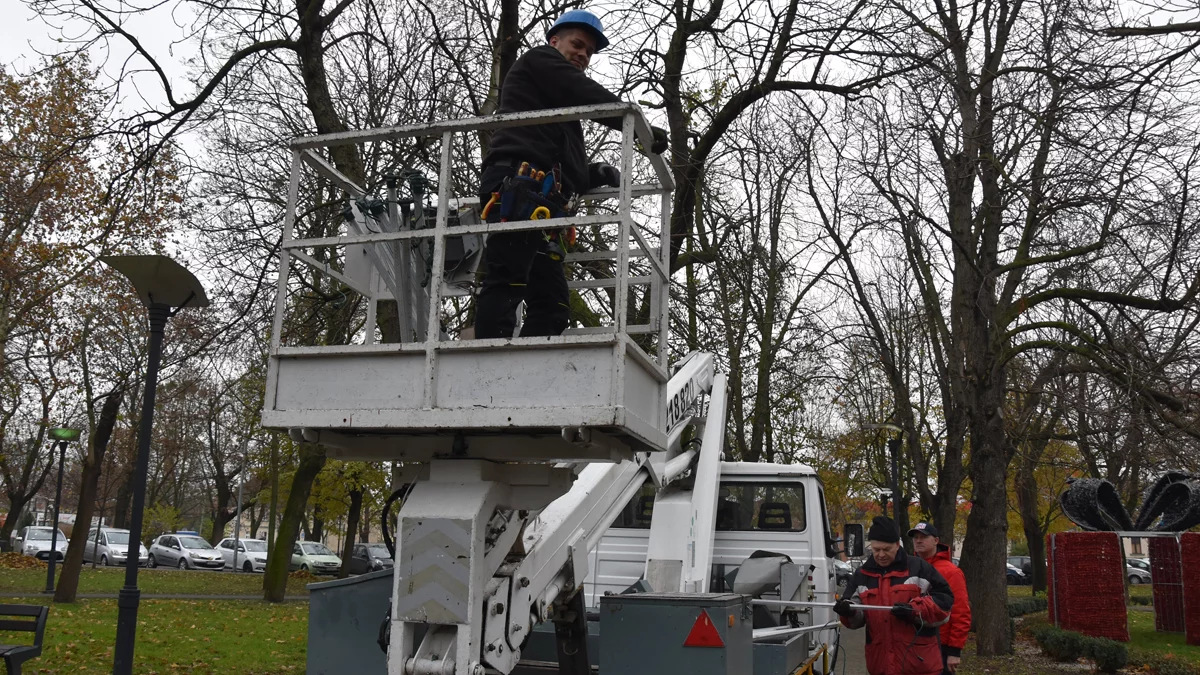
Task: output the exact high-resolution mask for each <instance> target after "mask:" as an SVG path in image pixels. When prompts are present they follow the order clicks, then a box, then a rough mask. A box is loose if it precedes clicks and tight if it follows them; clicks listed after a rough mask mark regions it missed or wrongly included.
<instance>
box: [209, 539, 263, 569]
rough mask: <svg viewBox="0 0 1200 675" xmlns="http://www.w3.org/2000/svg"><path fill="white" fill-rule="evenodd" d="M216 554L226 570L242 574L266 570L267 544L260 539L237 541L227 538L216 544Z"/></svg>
mask: <svg viewBox="0 0 1200 675" xmlns="http://www.w3.org/2000/svg"><path fill="white" fill-rule="evenodd" d="M235 546H236V548H235ZM217 552H218V553H220V554H221V557H222V558H224V559H225V568H226V569H231V570H241V571H243V572H262V571H264V570H266V569H267V542H265V541H263V540H262V539H242V540H240V541H239V540H237V539H234V538H233V537H227V538H225V539H222V540H221V541H219V542H217Z"/></svg>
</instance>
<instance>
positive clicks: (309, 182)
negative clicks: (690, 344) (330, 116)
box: [262, 104, 673, 461]
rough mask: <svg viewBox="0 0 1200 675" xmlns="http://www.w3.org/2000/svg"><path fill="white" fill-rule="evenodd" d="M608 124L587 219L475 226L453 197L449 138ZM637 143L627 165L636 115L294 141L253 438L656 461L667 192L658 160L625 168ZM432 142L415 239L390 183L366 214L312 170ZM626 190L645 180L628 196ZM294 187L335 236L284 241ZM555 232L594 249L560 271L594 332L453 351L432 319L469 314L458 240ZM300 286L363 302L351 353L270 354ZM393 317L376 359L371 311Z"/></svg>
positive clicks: (503, 455) (539, 117)
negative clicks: (569, 271)
mask: <svg viewBox="0 0 1200 675" xmlns="http://www.w3.org/2000/svg"><path fill="white" fill-rule="evenodd" d="M613 117H621V118H622V121H623V124H622V133H621V163H620V168H621V175H622V185H621V186H620V187H619V188H617V189H616V190H605V191H603V192H593V193H589V194H588V195H585V207H586V206H587V202H589V201H590V202H591V203H592V204H593V206H592V207H590V208H584V209H581V212H583V213H585V214H586V215H578V216H575V217H572V218H557V219H552V220H539V221H522V222H505V223H486V222H480V220H479V217H478V211H479V205H478V200H477V199H475V198H474V196H473V193H474V190H475V186H469V188H467V189H466V190H460V192H468V193H469V194H471V196H470V197H469V198H464V197H463V195H462V194H459V195H455V194H454V190H453V188H452V182H453V181H452V176H453V175H454V174H453V173H452V167H451V164H452V163H453V158H454V154H455V152H454V150H455V149H456V146H455V137H456V135H459V136H460V137H461V135H465V134H473V133H476V132H478V131H480V130H485V129H496V128H499V127H504V126H519V125H528V124H539V123H547V122H561V121H567V120H578V119H595V118H613ZM635 137H636V138H637V139H638V140H640V142H641V144H642V146H643V147H650V146H651V133H650V127H649V125H648V124H647V123H646V120H645V118H644V117H643V116H642V113H641V110H640V109H639V108H638V107H637V106H635V105H632V104H607V105H597V106H582V107H576V108H563V109H557V110H547V111H538V112H532V113H517V114H508V115H495V116H491V117H480V118H471V119H462V120H454V121H450V122H444V123H435V124H421V125H412V126H402V127H392V128H386V129H377V130H368V131H359V132H345V133H339V134H327V135H323V136H315V137H309V138H301V139H297V140H296V141H293V143H292V144H291V147H292V152H293V161H292V172H291V184H290V187H289V193H288V202H287V211H286V215H285V227H284V236H283V243H282V246H281V252H280V270H279V289H278V296H277V299H276V306H275V320H274V329H273V332H272V336H271V351H270V362H269V368H268V374H267V390H266V401H265V405H264V410H263V415H262V422H263V425H264V426H266V427H269V428H278V429H289V430H291V432H292V435H293V436H294V437H296V438H298V439H303V440H307V441H312V442H320V443H322V444H324V445H326V446H327V447H329V448H330V452H331V454H333V455H334V456H340V457H344V458H351V459H400V460H410V461H420V460H424V459H429V458H432V457H437V456H445V455H455V456H472V457H489V458H495V459H505V460H538V459H545V460H571V459H579V460H594V459H605V458H619V457H620V456H627V455H628V453H629V452H632V451H634V450H662V449H665V448H666V447H667V433H668V429H669V428H670V426H671V422H672V421H673V420H671V419H669V417H670V416H669V415H668V407H667V391H666V389H667V381H668V373H667V317H668V311H667V305H668V300H669V273H668V270H669V258H668V249H669V247H668V246H667V245H666V243H667V242H669V227H670V195H671V191H672V188H673V184H672V180H671V175H670V172H669V169H668V167H667V165H666V163H665V162H664V161H663V159H662V158H661V157H659V156H657V155H651V156H650V157H649V162H648V166H647V165H646V163H644V162H640V163H635V160H638V159H639V158H638V157H635V153H634V139H635ZM439 138H440V164H439V165H438V176H439V180H438V182H437V192H436V216H432V208H430V215H431V220H433V223H432V225H431V226H426V224H425V223H423V222H422V218H423V217H424V213H425V208H426V207H425V205H424V203H423V202H421V201H420V195H416V197H417V201H418V203H416V204H415V205H414V206H415V209H414V211H415V213H414V214H413V215H412V216H411V217H410V216H409V213H408V212H407V211H406V212H405V214H404V217H400V214H399V213H398V210H399V207H398V204H400V203H402V202H403V201H404V200H400V199H398V198H397V187H396V185H395V183H394V182H393V183H391V184H389V186H388V193H387V196H386V199H375V200H374V201H373V202H372V200H371V195H370V193H369V192H368V190H367V189H366V188H365V187H363V186H359V185H356V184H355V183H354V182H353V181H351V180H350V179H349V178H347V177H346V176H345V175H343V174H342V173H341V172H339V171H338V170H337V169H336V168H334V166H333V164H332V163H331V162H330V161H328V160H327V159H326V154H328V153H329V152H330V150H331V149H333V148H336V147H337V146H344V145H348V144H359V145H362V146H370V147H369V148H368V147H364V148H362V150H363V153H362V154H363V155H364V156H366V155H367V154H368V153H367V150H370V149H372V148H373V149H375V150H376V151H377V150H378V149H379V148H380V147H382V146H384V145H386V144H393V145H392V147H394V144H396V143H398V142H400V141H403V140H404V139H420V142H423V143H425V147H426V148H428V147H429V146H430V145H433V146H434V147H436V144H437V142H438V139H439ZM372 144H374V145H372ZM459 145H460V146H461V143H460V144H459ZM639 175H641V176H649V179H647V180H644V182H642V183H638V184H635V180H636V178H637V176H639ZM302 184H303V185H304V186H305V187H306V189H307V190H308V191H309V193H313V191H314V190H316V191H319V190H325V193H326V194H328V193H329V191H330V190H331V188H332V189H333V190H336V191H337V192H338V193H340V194H343V195H344V196H345V197H346V200H347V207H346V209H345V211H344V214H345V222H344V224H342V225H341V226H340V229H338V231H336V233H335V234H334V235H333V236H322V237H308V238H296V237H295V232H294V230H295V229H296V226H297V223H298V219H300V218H303V217H304V216H298V214H305V213H312V211H313V210H312V209H310V210H309V211H307V212H306V211H305V209H304V208H301V207H300V206H298V200H299V199H300V196H299V195H300V192H301V189H300V188H301V185H302ZM647 197H657V198H658V203H657V204H651V205H650V208H641V209H638V210H636V211H635V205H639V204H640V203H643V202H644V201H645V198H647ZM606 200H615V202H616V208H615V210H613V209H612V208H611V205H610V206H609V207H608V208H607V212H605V211H606V209H605V204H604V202H605V201H606ZM410 201H411V200H410ZM372 204H374V206H372ZM645 221H652V226H648V225H647V224H646V222H645ZM568 226H575V227H577V228H580V229H582V228H585V227H586V228H588V232H590V233H595V237H593V239H592V242H593V245H592V246H591V247H590V250H584V251H575V252H571V253H569V254H568V255H567V257H566V261H567V262H568V264H570V263H574V265H573V269H574V270H575V278H572V279H571V280H570V281H569V284H568V285H569V286H570V287H571V288H572V289H575V291H576V292H577V293H578V294H579V298H577V300H579V302H581V303H584V304H585V305H586V306H587V307H588V315H589V316H590V317H591V318H592V321H591V323H593V324H594V325H590V326H587V327H575V328H570V329H568V330H567V332H566V334H564V335H561V336H554V337H517V338H514V339H511V340H508V339H491V340H475V339H463V338H464V337H469V334H468V335H466V336H464V335H462V334H460V333H459V332H458V331H457V330H453V329H451V330H447V327H446V325H445V319H446V316H447V314H448V311H449V310H448V308H449V307H451V305H452V304H453V303H458V304H457V305H454V306H455V307H459V308H461V307H462V306H463V303H465V302H467V300H466V299H464V298H463V297H462V296H464V295H468V294H470V288H471V286H472V283H473V281H474V275H473V273H472V270H473V264H469V263H471V256H472V255H474V256H475V257H474V261H473V262H474V263H477V262H478V258H479V254H478V251H479V249H480V248H481V245H482V241H477V242H476V243H471V238H472V237H474V238H477V239H478V240H482V238H483V237H486V236H487V235H488V234H491V233H496V232H502V231H518V230H545V229H557V228H564V227H568ZM303 230H304V231H312V230H313V228H312V227H308V226H305V227H304V228H303ZM597 242H600V244H599V245H597V244H596V243H597ZM472 250H474V251H475V253H471V251H472ZM450 256H454V259H453V260H452V261H451V260H450ZM464 261H467V263H464ZM452 268H453V269H452ZM464 268H467V271H466V272H464V271H463V269H464ZM314 271H315V272H316V273H319V274H320V275H325V276H327V277H332V278H333V279H336V281H337V282H338V283H339V284H340V285H341V286H340V287H345V288H348V289H349V290H350V291H352V292H354V293H357V294H359V295H360V296H361V297H362V299H363V300H364V301H365V303H364V304H365V317H364V318H363V319H362V323H363V326H364V327H363V329H361V330H360V331H359V332H358V333H356V334H355V335H353V336H351V339H350V340H349V344H336V345H312V344H284V340H282V339H281V334H282V332H283V327H284V324H285V318H286V317H287V315H288V312H289V311H295V310H294V309H293V308H292V307H291V305H294V304H296V303H295V300H296V297H297V289H298V288H301V283H302V282H303V281H304V280H305V279H307V278H308V277H311V276H312V275H313V273H314ZM300 272H303V273H302V274H301V273H300ZM305 275H308V276H307V277H306V276H305ZM430 279H437V280H438V283H430V282H429V280H430ZM392 300H394V301H395V302H396V313H397V321H398V324H399V327H400V330H399V333H400V335H401V338H400V339H401V341H400V342H390V343H382V342H381V341H380V338H379V337H378V336H377V335H376V317H377V313H378V311H379V303H380V302H381V301H392ZM290 301H291V302H290Z"/></svg>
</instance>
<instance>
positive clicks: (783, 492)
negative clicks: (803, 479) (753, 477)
mask: <svg viewBox="0 0 1200 675" xmlns="http://www.w3.org/2000/svg"><path fill="white" fill-rule="evenodd" d="M716 525H717V527H716V529H717V531H718V532H747V531H763V532H771V531H774V532H803V531H804V530H805V529H807V526H808V514H807V511H806V509H805V506H804V485H803V484H802V483H775V482H762V483H752V482H745V483H742V482H729V483H721V487H720V491H719V492H718V500H717V523H716Z"/></svg>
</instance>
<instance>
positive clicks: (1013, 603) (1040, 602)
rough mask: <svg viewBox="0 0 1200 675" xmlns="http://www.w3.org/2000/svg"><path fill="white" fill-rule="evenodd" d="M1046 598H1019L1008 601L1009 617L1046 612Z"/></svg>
mask: <svg viewBox="0 0 1200 675" xmlns="http://www.w3.org/2000/svg"><path fill="white" fill-rule="evenodd" d="M1046 608H1047V603H1046V598H1045V597H1042V596H1037V597H1031V598H1017V599H1016V600H1009V601H1008V615H1009V616H1010V617H1017V616H1025V615H1026V614H1036V613H1037V612H1044V611H1046Z"/></svg>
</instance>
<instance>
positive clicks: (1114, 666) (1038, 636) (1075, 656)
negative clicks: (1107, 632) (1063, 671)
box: [1030, 625, 1129, 673]
mask: <svg viewBox="0 0 1200 675" xmlns="http://www.w3.org/2000/svg"><path fill="white" fill-rule="evenodd" d="M1030 632H1032V633H1033V637H1034V639H1035V640H1037V643H1038V645H1039V646H1040V647H1041V648H1042V651H1043V652H1045V653H1046V655H1047V656H1049V657H1050V658H1052V659H1054V660H1056V661H1063V662H1072V661H1077V660H1079V659H1080V658H1081V657H1087V658H1089V659H1091V660H1092V661H1095V662H1096V670H1098V671H1100V672H1102V673H1115V672H1117V671H1118V670H1120V669H1121V668H1124V667H1125V665H1126V664H1127V663H1129V650H1128V649H1126V647H1125V645H1124V644H1122V643H1120V642H1116V641H1115V640H1109V639H1107V638H1094V637H1088V636H1086V635H1083V634H1081V633H1076V632H1075V631H1069V630H1062V629H1061V628H1056V627H1054V626H1050V625H1038V626H1035V627H1033V628H1032V629H1031V631H1030Z"/></svg>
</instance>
